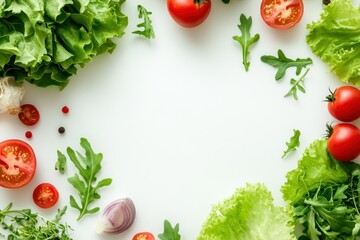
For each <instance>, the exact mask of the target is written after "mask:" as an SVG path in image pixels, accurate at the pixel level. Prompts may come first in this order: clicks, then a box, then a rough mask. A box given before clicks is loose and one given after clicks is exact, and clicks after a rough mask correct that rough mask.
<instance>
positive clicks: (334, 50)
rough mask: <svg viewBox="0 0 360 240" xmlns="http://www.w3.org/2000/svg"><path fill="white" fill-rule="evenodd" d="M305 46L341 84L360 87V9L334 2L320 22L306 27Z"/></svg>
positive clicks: (344, 0) (339, 0) (344, 1)
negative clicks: (307, 31)
mask: <svg viewBox="0 0 360 240" xmlns="http://www.w3.org/2000/svg"><path fill="white" fill-rule="evenodd" d="M307 28H308V30H309V33H308V35H307V37H306V42H307V44H308V45H309V46H310V48H311V49H312V51H313V53H314V54H315V55H317V56H318V57H320V58H321V59H322V60H323V61H324V62H325V63H327V64H328V65H329V67H330V71H331V72H334V73H335V74H336V75H337V76H338V77H339V79H340V80H341V81H343V82H345V83H352V84H355V85H357V86H360V8H356V7H354V6H353V4H352V1H351V0H333V1H331V3H330V4H329V5H326V6H324V10H323V12H322V14H321V18H320V20H319V21H317V22H313V23H311V24H308V25H307Z"/></svg>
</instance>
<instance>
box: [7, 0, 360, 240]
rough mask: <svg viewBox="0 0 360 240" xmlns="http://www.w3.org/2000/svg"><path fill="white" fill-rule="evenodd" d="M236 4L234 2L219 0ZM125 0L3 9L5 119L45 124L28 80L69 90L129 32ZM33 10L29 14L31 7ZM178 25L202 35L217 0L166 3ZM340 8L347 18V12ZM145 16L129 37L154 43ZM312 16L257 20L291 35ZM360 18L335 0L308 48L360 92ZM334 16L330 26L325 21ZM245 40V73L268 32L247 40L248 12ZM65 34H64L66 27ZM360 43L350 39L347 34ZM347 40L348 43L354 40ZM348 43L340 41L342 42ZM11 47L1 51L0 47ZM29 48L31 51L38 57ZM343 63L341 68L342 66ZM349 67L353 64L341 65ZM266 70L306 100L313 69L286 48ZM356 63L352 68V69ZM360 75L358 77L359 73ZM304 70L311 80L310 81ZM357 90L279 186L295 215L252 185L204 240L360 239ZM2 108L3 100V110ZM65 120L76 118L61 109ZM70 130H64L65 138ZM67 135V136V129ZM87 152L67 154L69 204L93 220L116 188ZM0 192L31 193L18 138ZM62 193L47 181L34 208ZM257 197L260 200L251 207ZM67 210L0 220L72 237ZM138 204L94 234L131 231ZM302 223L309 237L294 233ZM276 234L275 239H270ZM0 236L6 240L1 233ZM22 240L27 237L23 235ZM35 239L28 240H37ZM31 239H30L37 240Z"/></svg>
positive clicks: (222, 208) (295, 13) (296, 0)
mask: <svg viewBox="0 0 360 240" xmlns="http://www.w3.org/2000/svg"><path fill="white" fill-rule="evenodd" d="M223 2H224V3H229V1H228V0H223ZM123 3H124V1H123V0H120V1H111V0H108V1H98V0H93V1H85V2H82V1H76V0H75V1H65V2H62V3H58V2H51V3H50V2H47V1H44V2H42V1H35V0H34V1H32V0H28V1H26V3H25V2H24V3H17V2H11V1H10V2H7V3H6V4H3V5H2V6H1V8H2V9H1V11H2V12H3V13H4V14H3V15H1V16H0V17H1V18H2V19H3V21H0V26H1V27H2V28H3V29H4V32H2V34H4V36H5V37H4V39H6V41H5V40H4V39H3V41H0V46H1V47H0V51H3V55H2V57H1V58H2V59H1V58H0V72H1V74H2V75H3V77H4V78H2V79H1V80H0V106H1V108H0V113H1V112H9V113H12V114H18V117H19V119H20V121H21V122H22V123H23V124H24V125H26V126H33V125H35V124H37V123H38V122H39V120H40V113H39V111H38V110H37V108H36V107H35V106H34V105H32V104H23V105H21V106H20V103H21V99H22V96H23V93H24V90H23V86H22V83H23V81H28V82H30V83H32V84H34V85H36V86H39V87H47V86H52V85H56V86H58V87H59V88H60V89H63V88H65V87H66V86H67V84H68V82H69V80H70V77H71V76H72V75H74V74H76V70H77V68H78V67H84V66H85V64H86V63H88V62H90V61H91V60H92V58H93V57H95V56H97V55H98V54H102V53H105V52H108V53H111V52H112V51H113V50H114V48H115V43H114V42H113V41H112V40H111V39H112V38H113V37H121V36H122V35H123V34H124V29H125V28H126V27H127V17H126V16H125V15H124V14H123V13H122V12H121V5H122V4H123ZM29 6H30V8H29ZM167 7H168V11H169V14H170V16H171V17H172V18H173V19H174V21H175V22H177V23H178V24H179V25H180V26H182V27H185V28H194V27H197V26H199V25H200V24H202V23H203V22H204V21H205V20H206V19H207V17H208V16H209V14H210V11H211V1H210V0H199V1H197V0H195V1H193V0H185V1H184V0H183V1H180V0H167ZM343 7H345V8H344V9H346V10H349V15H350V16H352V17H353V18H354V19H353V20H349V21H344V22H341V23H342V24H340V30H341V33H342V34H345V35H344V36H346V37H344V36H343V35H342V34H336V31H338V29H337V28H336V26H338V25H339V23H338V22H337V20H336V19H341V18H345V19H346V17H349V16H346V17H345V15H344V14H343V13H341V11H343ZM340 9H342V10H341V11H340ZM137 10H138V18H139V19H143V22H141V23H139V24H138V25H137V27H138V28H139V29H137V30H135V31H133V32H132V33H133V34H137V35H140V36H143V37H145V38H147V39H153V38H155V31H154V28H153V25H152V21H151V18H150V16H151V14H152V12H150V11H148V10H147V9H145V8H144V7H143V6H142V5H138V6H137ZM303 11H304V4H303V2H302V0H288V1H284V0H280V1H274V0H263V1H262V3H261V6H260V13H261V17H262V19H263V20H264V22H265V23H266V24H267V25H269V26H270V27H272V28H274V29H277V30H286V29H290V28H292V27H294V26H295V25H297V24H298V23H299V21H300V20H301V18H302V15H303ZM358 15H359V12H358V10H357V9H355V8H354V7H353V6H352V5H351V3H350V1H349V0H345V1H340V0H334V1H333V2H332V3H331V4H329V5H328V6H326V7H324V13H323V14H322V15H321V18H322V19H321V20H320V21H319V22H317V23H312V24H310V25H308V29H309V30H310V33H309V35H308V36H307V43H308V44H309V46H310V47H311V48H312V50H313V51H314V54H316V55H318V56H319V57H321V59H323V60H324V62H326V63H328V64H329V65H330V67H331V70H332V71H334V72H335V73H336V74H337V75H338V76H339V77H340V79H341V80H343V81H344V82H351V83H353V84H355V85H358V80H357V78H358V77H359V74H358V72H357V69H355V68H354V66H356V64H357V60H356V59H355V58H356V57H357V55H356V54H357V49H358V48H359V47H358V46H357V45H356V44H357V42H356V41H357V39H356V38H355V37H354V38H355V39H352V38H350V37H349V36H350V35H351V31H350V30H349V29H350V28H348V26H347V25H351V26H353V25H354V24H353V23H349V22H352V21H354V22H356V21H357V20H356V18H355V16H358ZM329 16H330V17H329ZM239 20H240V23H239V25H238V29H239V30H240V32H241V35H239V36H233V40H235V41H236V42H238V43H239V44H240V45H241V48H242V59H243V65H244V68H245V71H248V70H249V67H250V60H249V56H250V47H251V46H253V45H254V44H255V43H256V42H258V41H259V39H260V35H259V34H258V33H256V34H255V35H253V36H252V35H251V33H250V29H251V26H252V17H251V16H249V17H246V16H245V15H244V14H241V15H240V19H239ZM65 26H66V27H65ZM324 36H326V37H329V38H331V42H330V45H329V46H327V47H328V48H326V49H324V47H322V48H319V44H322V45H324V46H326V45H327V44H324V42H325V40H328V39H327V38H325V37H324ZM351 36H353V34H352V35H351ZM348 39H351V42H350V41H348ZM340 42H341V44H340ZM4 49H5V50H4ZM32 50H33V51H32ZM335 57H336V59H335ZM344 59H345V62H342V61H343V60H344ZM261 61H262V62H263V63H265V64H268V65H270V66H272V67H274V68H276V69H277V71H276V74H275V80H276V81H279V80H281V79H283V78H284V76H285V73H286V72H287V70H288V69H289V68H294V69H295V70H296V72H295V74H296V79H295V78H291V79H290V85H291V88H290V90H289V91H288V92H287V93H286V94H285V96H293V97H294V99H295V100H298V91H300V92H302V93H305V92H306V91H305V87H304V79H305V77H306V76H307V74H308V72H309V70H310V68H308V66H309V65H311V64H312V63H313V61H312V59H311V58H309V57H308V58H296V59H292V58H289V57H287V56H286V55H285V54H284V52H283V50H281V49H278V52H277V56H271V55H264V56H262V57H261ZM350 61H351V62H354V65H353V66H352V68H351V69H349V65H350V64H349V62H350ZM353 68H354V69H353ZM303 70H304V72H303ZM359 93H360V91H359V90H358V89H357V88H356V87H352V86H343V87H339V88H337V89H336V90H335V91H334V92H331V91H330V95H329V96H327V97H326V101H327V102H328V110H329V113H330V114H331V115H332V116H333V117H334V118H336V119H337V120H340V121H344V122H346V123H340V124H337V125H335V126H334V127H333V126H331V125H328V136H327V138H326V139H323V140H316V141H314V142H313V143H312V144H311V145H310V146H309V147H308V148H307V149H306V150H305V152H304V154H303V157H302V159H301V160H299V162H298V167H297V168H296V169H294V170H292V171H290V172H289V173H288V174H287V175H286V182H285V183H284V185H283V186H282V188H281V192H282V194H283V199H284V200H285V201H286V202H287V203H288V205H287V206H284V207H278V206H276V205H275V204H274V203H273V197H272V195H271V192H270V191H269V190H268V189H267V188H266V187H265V185H264V184H261V183H256V184H249V183H247V185H246V186H245V187H243V188H238V189H236V191H235V193H234V194H233V195H232V196H230V197H229V198H227V199H225V200H223V201H221V202H220V203H218V204H216V205H214V206H213V208H212V210H211V212H210V214H209V216H208V218H207V219H206V220H205V222H204V223H203V226H202V229H201V231H200V233H199V236H198V240H208V239H211V240H228V239H248V240H252V239H254V240H257V239H269V240H272V239H274V240H275V239H276V240H281V239H284V240H291V239H302V240H303V239H355V237H356V236H360V233H359V230H360V225H359V224H360V222H359V219H360V213H359V211H358V209H359V206H358V204H359V202H360V196H359V194H358V193H359V188H360V187H359V186H358V183H359V182H360V167H359V165H358V164H356V163H354V162H352V161H353V160H354V159H356V158H357V157H358V156H359V155H360V130H359V129H358V128H357V127H356V126H355V125H353V124H350V123H348V122H352V121H355V120H357V119H358V118H359V117H360V110H359V109H360V108H359V106H360V105H359V104H360V102H359V101H360V94H359ZM4 102H5V103H4ZM62 111H63V113H67V112H68V111H69V109H68V108H65V107H64V108H63V109H62ZM64 131H65V129H63V131H62V133H64ZM59 133H60V128H59ZM299 138H300V131H299V130H296V129H293V136H292V137H291V138H290V140H289V141H288V142H286V147H287V148H286V149H285V151H284V152H283V155H282V156H281V158H284V157H285V156H287V155H288V154H289V153H290V152H292V151H296V150H297V148H298V147H299V146H300V140H299ZM80 145H81V147H83V149H84V150H85V155H84V154H81V153H80V152H77V151H74V150H73V149H72V148H70V147H68V148H67V155H68V157H69V159H70V161H71V163H72V164H73V165H74V166H75V168H76V170H77V171H78V173H76V174H75V175H74V176H73V177H69V178H68V179H67V180H68V182H69V183H70V184H71V186H72V187H73V188H74V189H75V190H76V191H77V193H78V196H77V199H76V198H75V197H74V196H73V195H71V196H70V199H69V204H70V206H71V207H72V208H74V209H76V210H77V211H78V212H79V215H78V218H77V220H78V221H79V220H81V219H82V218H83V217H84V216H85V215H87V214H95V213H98V212H99V211H100V207H92V206H91V205H92V204H94V202H96V200H98V199H99V198H100V197H101V196H100V193H99V189H101V188H103V187H107V186H110V185H111V183H112V179H111V178H103V179H101V180H98V173H99V172H100V170H101V162H102V159H103V155H102V153H95V152H94V151H93V149H92V147H91V145H90V143H89V142H88V140H87V139H85V138H81V139H80ZM57 154H58V159H57V162H56V164H55V169H56V170H57V171H58V172H59V173H60V174H65V173H66V171H67V169H68V166H67V157H66V156H65V155H64V154H63V153H62V152H60V151H57ZM0 171H1V172H0V186H2V187H5V188H20V187H23V186H25V185H27V184H28V183H29V182H30V181H31V180H32V178H33V177H34V175H35V172H36V157H35V153H34V151H33V150H32V148H31V146H30V145H28V144H27V143H25V142H23V141H21V140H17V139H13V140H7V141H3V142H1V143H0ZM59 194H60V193H59V191H58V190H57V189H56V187H55V186H54V185H52V184H51V183H41V184H39V185H38V186H37V187H36V188H35V189H34V191H33V200H34V202H35V204H36V205H37V206H39V207H41V208H52V207H53V206H55V205H56V203H57V201H58V199H59ZM254 200H256V201H254ZM66 209H67V207H66V206H65V207H64V208H63V209H62V210H58V213H57V215H56V216H55V218H54V220H48V219H45V218H44V217H42V216H40V215H39V214H37V213H33V212H31V210H30V209H22V210H14V209H12V204H9V205H8V206H6V207H5V208H4V209H3V210H1V211H0V224H1V225H2V228H3V230H5V232H4V233H0V236H4V237H5V236H6V234H7V237H8V239H21V238H22V237H24V236H26V237H27V238H28V239H45V238H49V239H71V238H70V236H69V233H68V232H69V230H72V228H71V227H70V226H68V225H67V224H62V223H60V220H61V217H62V216H63V215H64V214H65V211H66ZM135 217H136V208H135V204H134V202H133V201H132V200H131V199H130V198H128V197H126V198H121V199H117V200H115V201H113V202H111V203H110V204H109V205H107V206H105V207H104V209H103V212H102V215H101V216H100V219H99V222H98V226H97V231H98V233H104V234H109V233H110V234H117V233H122V232H124V231H126V230H128V229H129V228H130V227H131V226H132V224H133V223H134V221H135ZM299 225H301V226H302V229H301V230H302V232H301V234H300V236H299V235H297V234H295V229H296V227H298V226H299ZM269 229H271V230H272V231H269ZM179 230H180V228H179V224H178V223H177V224H176V225H175V226H172V225H171V223H170V222H169V221H168V220H165V221H164V231H163V233H161V234H158V235H157V237H158V238H159V239H161V240H180V239H181V235H180V233H179ZM1 234H2V235H1ZM24 234H25V235H24ZM31 234H32V235H31ZM29 236H31V237H29ZM132 239H133V240H144V239H147V240H154V239H155V236H154V235H153V234H152V233H150V232H138V233H137V234H135V235H134V236H133V238H132Z"/></svg>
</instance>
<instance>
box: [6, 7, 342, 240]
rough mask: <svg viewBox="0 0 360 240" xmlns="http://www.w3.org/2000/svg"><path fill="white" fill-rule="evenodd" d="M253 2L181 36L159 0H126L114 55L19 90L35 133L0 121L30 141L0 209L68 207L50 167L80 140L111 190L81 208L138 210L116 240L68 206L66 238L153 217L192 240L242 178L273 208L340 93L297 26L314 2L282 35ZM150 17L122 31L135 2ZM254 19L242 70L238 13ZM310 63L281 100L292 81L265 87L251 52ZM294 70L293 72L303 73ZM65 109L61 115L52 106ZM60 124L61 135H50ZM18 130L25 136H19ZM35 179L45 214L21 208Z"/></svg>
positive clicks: (148, 225)
mask: <svg viewBox="0 0 360 240" xmlns="http://www.w3.org/2000/svg"><path fill="white" fill-rule="evenodd" d="M260 2H261V1H260V0H231V2H230V4H228V5H226V4H223V3H222V2H221V0H213V2H212V11H211V13H210V15H209V17H208V19H207V20H206V21H205V22H204V23H203V24H202V25H200V26H199V27H197V28H194V29H185V28H182V27H180V26H179V25H177V24H176V23H175V22H174V21H173V20H172V19H171V18H170V16H169V14H168V12H167V7H166V1H165V0H152V1H144V0H142V1H141V0H131V1H130V0H129V1H127V2H126V3H125V4H124V5H123V12H124V13H125V14H126V15H127V16H128V17H129V25H128V27H127V29H126V34H125V35H124V37H123V38H121V39H117V40H116V42H117V43H118V46H117V48H116V50H115V51H114V52H113V54H104V55H101V56H98V57H96V58H95V59H94V60H93V62H91V63H89V64H87V65H86V66H85V68H82V69H80V70H79V71H78V74H77V75H76V76H73V77H72V79H71V82H70V84H69V85H68V86H67V87H66V88H65V89H64V90H63V91H59V90H58V89H57V88H55V87H50V88H46V89H41V88H36V87H34V86H32V85H30V84H26V90H27V93H26V95H25V97H24V100H23V103H32V104H34V105H36V106H37V107H38V109H39V111H40V112H41V120H40V122H39V123H38V124H37V125H36V126H34V127H27V126H24V125H22V124H21V122H20V121H19V120H18V119H17V117H16V116H7V115H2V116H0V120H1V122H0V138H1V139H0V140H6V139H9V138H18V139H22V140H25V141H27V142H29V143H30V144H31V145H32V147H33V148H34V150H35V152H36V154H37V158H38V168H37V172H36V175H35V177H34V179H33V180H32V182H31V183H30V184H28V185H27V186H25V187H24V188H22V189H18V190H9V189H0V196H1V197H0V207H1V208H3V207H5V206H6V205H7V204H8V203H9V202H13V204H14V208H24V207H27V208H31V209H32V210H34V211H36V212H39V213H40V214H43V215H45V216H48V217H52V216H54V214H55V213H56V210H57V208H60V207H63V206H64V205H68V206H69V195H70V194H72V195H74V196H76V197H77V192H75V190H74V189H73V188H72V186H71V185H70V184H69V183H68V182H67V177H70V176H73V174H74V173H75V169H74V166H73V165H72V163H71V162H69V164H68V172H67V173H66V174H65V175H60V174H59V173H58V172H56V171H55V170H54V164H55V162H56V160H57V154H56V150H60V151H62V152H64V153H65V151H66V147H68V146H70V147H72V148H73V149H75V150H78V151H80V152H82V151H83V149H82V148H81V147H80V145H79V143H80V138H81V137H85V138H87V139H88V140H89V142H90V143H91V145H92V147H93V149H94V151H95V152H102V153H103V155H104V159H103V162H102V170H101V173H100V174H99V179H102V178H105V177H111V178H112V179H113V183H112V185H110V186H109V187H106V188H103V189H100V191H99V193H100V194H101V196H102V198H101V199H100V200H98V201H97V202H95V203H94V204H93V205H92V206H99V207H101V209H103V208H104V207H105V206H106V205H107V204H108V203H110V202H111V201H113V200H115V199H118V198H124V197H130V198H131V199H132V200H133V201H134V203H135V205H136V209H137V215H136V220H135V222H134V224H133V226H132V227H131V228H130V229H129V230H128V231H126V232H124V233H122V234H119V235H115V236H113V235H110V236H105V235H97V234H96V233H95V232H94V230H93V229H94V228H95V225H96V221H97V219H98V218H99V217H100V213H98V214H94V215H86V216H85V217H84V218H83V219H82V220H81V221H80V222H76V220H75V219H76V217H77V215H78V212H77V211H76V210H75V209H72V208H71V207H70V206H69V207H68V211H67V214H66V215H65V217H64V220H65V221H67V222H68V224H69V225H71V226H72V227H73V228H74V232H73V235H72V236H73V238H74V239H89V240H91V239H127V240H128V239H131V238H132V236H133V235H134V234H135V233H137V232H140V231H150V232H152V233H153V234H154V235H155V236H157V235H158V234H159V233H162V230H163V221H164V219H168V220H169V221H170V222H171V223H172V224H176V223H179V224H180V233H181V235H182V239H184V240H194V239H196V237H197V236H198V233H199V231H200V229H201V225H202V223H203V222H204V221H205V219H206V218H207V215H208V214H209V212H210V209H211V206H212V205H213V204H215V203H217V202H219V201H221V200H223V199H225V198H227V197H229V196H230V195H231V194H232V193H233V192H234V191H235V189H236V188H238V187H243V186H245V184H246V182H249V183H256V182H262V183H265V185H266V186H267V187H268V188H269V190H271V191H272V193H273V196H274V202H275V204H277V205H283V204H284V202H283V200H282V196H281V193H280V187H281V185H282V184H283V183H284V182H285V174H286V173H287V172H288V171H290V170H291V169H293V168H295V167H296V164H297V160H298V159H300V157H301V155H302V153H303V151H304V149H305V148H306V147H307V146H308V145H309V144H310V143H311V142H312V141H314V140H315V139H319V138H322V137H323V134H325V130H326V127H325V125H326V123H328V122H333V121H334V119H333V118H332V117H331V116H330V115H329V113H328V112H327V108H326V103H325V102H323V100H324V98H325V96H326V95H328V93H329V91H328V89H329V88H331V89H334V88H335V87H337V86H339V85H343V84H342V83H341V82H340V81H339V80H338V79H337V78H336V76H335V75H334V74H331V73H329V72H328V67H327V66H326V65H325V64H324V63H322V62H321V61H320V60H319V59H318V58H317V57H315V56H314V55H313V54H312V52H311V50H310V48H309V47H308V46H307V45H306V42H305V38H306V34H307V30H306V25H307V24H308V23H310V22H311V21H313V20H317V19H319V17H320V13H321V12H322V3H321V0H304V5H305V11H304V16H303V19H302V21H301V22H300V23H299V24H298V25H297V26H296V27H295V28H293V29H291V30H287V31H277V30H274V29H271V28H270V27H268V26H267V25H265V23H263V21H262V19H261V17H260V11H259V9H260ZM138 4H141V5H143V6H144V7H145V8H146V9H147V10H148V11H151V12H152V15H150V17H151V19H152V21H153V26H154V30H155V35H156V37H155V39H151V40H148V39H146V38H143V37H141V36H138V35H135V34H132V33H131V32H132V31H135V30H137V27H136V25H137V24H139V23H140V22H142V19H138V16H137V5H138ZM241 13H244V14H245V15H246V16H251V17H252V18H253V26H252V28H251V33H252V35H254V34H255V33H259V34H260V40H259V41H258V42H257V43H256V44H255V45H253V46H252V47H251V53H250V58H249V60H250V62H251V65H250V70H249V72H245V70H244V67H243V65H242V53H241V47H240V45H239V44H238V43H237V42H236V41H234V40H233V39H232V37H233V36H235V35H240V31H239V29H238V27H237V24H239V16H240V14H241ZM278 49H282V50H283V51H284V53H285V55H286V56H287V57H289V58H292V59H295V58H307V57H310V58H312V60H313V62H314V63H313V64H312V65H310V66H309V67H310V71H309V73H308V75H307V76H306V78H305V88H306V93H305V94H303V93H301V92H299V100H298V101H295V100H294V99H293V98H292V97H286V98H285V97H284V95H285V93H286V92H287V91H288V90H289V89H290V87H291V85H290V83H289V81H290V79H291V78H292V77H295V71H294V69H289V70H288V71H287V73H286V75H285V78H284V79H283V80H280V81H278V82H276V81H275V79H274V76H275V73H276V69H275V68H273V67H271V66H269V65H267V64H265V63H263V62H261V60H260V57H261V56H262V55H277V50H278ZM303 73H304V70H303ZM64 105H67V106H68V107H69V108H70V113H69V114H67V115H64V114H63V113H62V112H61V108H62V106H64ZM60 126H63V127H65V129H66V133H65V134H64V135H60V134H59V133H58V132H57V129H58V128H59V127H60ZM293 129H298V130H300V131H301V137H300V142H301V145H300V147H299V148H298V150H297V151H296V152H293V153H290V154H289V155H288V156H287V157H286V158H284V159H281V156H282V154H283V151H284V150H285V149H286V145H285V144H286V142H287V141H289V139H290V137H291V136H292V135H293ZM27 130H31V131H32V132H33V138H32V139H30V140H29V139H26V138H25V136H24V134H25V132H26V131H27ZM42 182H50V183H52V184H54V185H55V186H57V188H58V189H59V192H60V200H59V202H58V204H57V205H56V207H54V208H52V209H49V210H42V209H39V208H38V207H36V205H35V204H34V203H33V201H32V197H31V195H32V191H33V189H34V188H35V187H36V186H37V185H38V184H39V183H42Z"/></svg>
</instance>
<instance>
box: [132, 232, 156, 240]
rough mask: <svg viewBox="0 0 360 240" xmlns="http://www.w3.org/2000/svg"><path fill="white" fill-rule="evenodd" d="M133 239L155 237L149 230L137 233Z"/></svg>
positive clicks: (143, 239) (152, 238)
mask: <svg viewBox="0 0 360 240" xmlns="http://www.w3.org/2000/svg"><path fill="white" fill-rule="evenodd" d="M132 240H155V237H154V235H153V234H152V233H149V232H139V233H137V234H135V236H134V237H133V238H132Z"/></svg>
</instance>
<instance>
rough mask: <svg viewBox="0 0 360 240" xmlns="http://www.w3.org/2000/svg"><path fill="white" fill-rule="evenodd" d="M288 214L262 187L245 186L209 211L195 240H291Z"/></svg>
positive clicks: (291, 225) (290, 218)
mask: <svg viewBox="0 0 360 240" xmlns="http://www.w3.org/2000/svg"><path fill="white" fill-rule="evenodd" d="M292 214H293V213H292V212H291V210H288V209H285V208H282V207H277V206H275V205H274V203H273V197H272V195H271V192H270V191H269V190H268V189H267V188H266V187H265V185H263V184H260V183H257V184H247V185H246V186H245V187H243V188H238V189H237V190H236V191H235V193H234V194H233V195H232V196H230V197H229V198H227V199H225V200H223V201H222V202H220V203H218V204H216V205H214V206H213V207H212V210H211V212H210V214H209V216H208V218H207V220H206V221H205V222H204V223H203V227H202V229H201V232H200V235H199V236H198V238H197V240H238V239H246V240H259V239H267V240H292V239H294V240H295V239H296V237H295V235H294V228H295V227H294V225H293V222H292Z"/></svg>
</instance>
